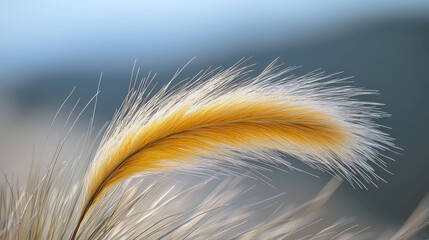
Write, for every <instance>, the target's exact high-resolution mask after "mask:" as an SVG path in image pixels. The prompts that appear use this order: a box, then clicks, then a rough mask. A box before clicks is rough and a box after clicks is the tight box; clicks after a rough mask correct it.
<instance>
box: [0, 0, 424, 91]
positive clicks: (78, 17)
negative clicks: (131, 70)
mask: <svg viewBox="0 0 429 240" xmlns="http://www.w3.org/2000/svg"><path fill="white" fill-rule="evenodd" d="M177 2H178V1H172V0H170V1H130V0H127V1H101V0H100V1H82V0H78V1H46V0H39V1H29V0H28V1H13V0H3V1H1V3H0V83H1V82H5V81H13V80H15V79H16V80H18V79H19V76H20V74H23V72H25V73H26V74H32V73H36V72H38V71H45V70H46V69H49V68H52V67H61V66H62V65H63V66H65V65H70V64H71V65H76V66H79V65H81V66H82V65H86V64H89V63H100V64H101V63H113V62H115V61H117V60H124V61H127V64H129V63H130V62H132V60H133V59H134V58H137V57H141V56H144V58H145V59H146V60H147V61H156V60H157V59H175V58H180V57H181V56H184V55H186V56H188V55H189V56H197V55H210V54H217V53H218V52H219V51H227V50H228V49H235V48H240V47H242V46H243V45H246V46H255V47H262V46H264V45H266V44H276V41H282V44H287V43H288V42H290V43H294V42H297V41H303V40H305V37H306V36H311V34H312V33H314V32H320V31H328V30H329V29H331V28H335V27H338V26H346V25H347V24H353V22H357V21H365V20H366V19H367V18H374V17H383V16H389V15H409V16H410V17H419V16H424V15H425V14H426V15H428V14H427V13H428V12H429V1H423V0H422V1H371V0H354V1H344V0H328V1H319V0H313V1H308V0H307V1H278V0H277V1H248V0H239V1H227V0H221V1H219V0H218V1H180V4H178V3H177ZM182 63H183V60H182Z"/></svg>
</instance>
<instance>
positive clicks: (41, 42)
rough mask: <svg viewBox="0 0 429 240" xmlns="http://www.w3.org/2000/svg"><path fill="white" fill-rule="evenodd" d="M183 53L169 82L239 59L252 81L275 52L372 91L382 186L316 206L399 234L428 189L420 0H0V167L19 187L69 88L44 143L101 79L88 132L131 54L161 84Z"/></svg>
mask: <svg viewBox="0 0 429 240" xmlns="http://www.w3.org/2000/svg"><path fill="white" fill-rule="evenodd" d="M195 56H196V57H197V58H196V59H195V60H194V61H193V62H192V63H191V64H190V65H189V66H188V67H187V68H186V70H185V71H184V72H183V73H182V75H181V78H180V79H184V78H186V77H192V76H193V74H195V73H197V72H198V71H199V70H201V69H202V68H207V67H209V66H214V67H217V66H222V67H228V66H230V65H232V64H234V63H235V62H237V61H238V60H240V59H241V58H242V57H251V56H252V58H251V60H249V63H256V66H255V67H254V69H255V73H257V72H259V71H261V70H262V69H263V68H264V67H265V66H266V65H267V64H269V63H270V62H271V61H273V60H274V59H275V58H277V57H279V62H280V63H283V64H284V65H285V66H290V65H297V66H301V68H299V69H298V70H296V71H295V72H294V74H302V73H307V72H309V71H312V70H315V69H319V68H321V69H322V70H323V71H325V72H326V73H336V72H343V73H342V74H341V76H343V77H348V76H354V78H353V81H354V85H356V86H359V87H365V88H369V89H377V90H380V95H377V96H372V97H371V98H370V100H371V101H376V102H381V103H384V104H386V105H385V106H383V107H382V109H383V110H384V111H386V112H388V113H390V114H392V117H390V118H388V119H383V120H381V121H380V123H381V124H383V125H386V126H389V127H391V129H387V130H386V131H387V132H388V133H389V134H391V135H392V136H393V137H394V138H395V139H396V142H395V143H396V144H397V145H398V146H399V147H401V148H402V149H403V151H401V152H400V153H401V154H400V155H394V154H389V156H391V157H393V158H395V160H396V161H389V162H388V163H389V166H388V169H389V170H390V171H391V172H392V173H393V174H392V175H391V174H388V173H385V172H382V171H381V172H380V175H381V176H382V177H384V179H385V180H386V181H387V183H383V182H379V183H378V188H376V187H374V186H372V187H370V188H369V190H361V189H353V188H352V187H351V186H350V185H347V184H342V185H341V187H340V189H339V190H338V192H337V193H336V194H335V195H334V196H333V199H332V201H331V202H332V203H331V204H329V203H328V206H327V207H328V208H331V212H334V213H335V214H337V215H338V216H339V217H341V216H356V219H357V220H356V221H357V222H358V223H359V224H360V225H362V226H367V225H369V226H375V227H374V228H373V229H375V231H378V229H385V228H391V227H397V226H399V225H401V224H402V223H403V222H404V221H405V220H406V219H407V217H408V216H409V215H410V214H411V213H412V211H413V210H414V208H415V207H416V206H417V204H418V203H419V201H420V200H421V199H422V198H423V197H424V196H425V194H426V193H427V192H428V191H429V172H428V169H429V151H427V149H429V124H427V122H428V118H429V108H428V106H429V97H428V96H427V93H428V91H429V83H428V82H429V1H426V0H421V1H417V0H416V1H411V0H410V1H395V0H392V1H373V0H359V1H357V0H356V1H340V0H327V1H316V0H313V1H307V0H304V1H279V0H275V1H274V0H268V1H248V0H247V1H242V0H239V1H226V0H218V1H181V2H180V4H179V3H178V2H177V1H131V0H125V1H109V0H107V1H106V0H104V1H97V0H96V1H82V0H77V1H67V2H62V1H46V0H39V1H28V0H27V1H25V0H24V1H11V0H3V1H1V2H0V167H1V168H3V169H4V170H5V172H6V173H7V174H8V176H9V177H12V178H16V179H18V180H21V181H22V179H25V176H26V174H27V172H28V170H29V169H30V162H31V159H32V156H33V155H34V154H33V153H38V152H40V151H41V148H42V145H43V141H44V138H45V137H46V134H47V132H48V129H49V125H50V122H51V120H52V118H53V117H54V115H55V112H56V111H57V109H58V108H59V106H60V105H61V103H62V101H63V100H64V99H65V98H66V97H67V95H68V94H69V93H70V91H71V90H72V89H73V88H74V87H76V90H75V91H74V93H73V96H72V97H71V101H70V102H69V103H68V104H66V106H65V110H64V111H63V112H62V113H60V115H59V117H58V121H57V124H56V125H54V127H53V131H52V138H53V139H55V137H58V136H59V135H60V131H61V129H62V124H64V121H63V120H64V119H65V118H66V117H67V114H68V112H69V111H70V109H71V108H72V106H73V104H74V102H75V101H76V100H77V99H78V98H80V99H81V102H80V104H79V107H78V108H79V109H82V107H83V106H84V105H85V104H86V102H87V101H88V100H89V99H90V98H91V97H92V96H93V95H94V93H95V92H96V89H97V84H98V79H99V76H100V73H101V72H103V78H102V83H101V93H100V96H99V99H98V107H97V115H96V126H97V128H98V129H100V128H101V126H102V125H103V124H104V123H105V122H106V121H108V120H109V119H110V118H111V117H112V114H113V113H114V111H115V109H116V108H118V107H119V105H120V103H121V101H122V99H123V98H124V96H125V94H126V92H127V89H128V82H129V78H130V74H131V69H132V67H133V63H134V61H135V60H137V64H136V66H138V67H141V73H143V74H142V75H146V74H147V73H148V72H149V71H152V72H153V73H157V77H156V79H155V80H156V82H159V83H158V84H160V85H162V84H163V83H165V82H166V81H168V80H169V79H170V78H171V77H172V76H173V75H174V73H175V71H176V70H177V69H178V68H180V67H182V66H184V65H185V64H186V63H187V62H188V61H189V60H190V59H191V58H193V57H195ZM88 112H91V111H87V112H85V113H84V115H83V116H82V118H81V119H80V121H78V122H77V124H76V127H75V130H74V131H73V133H72V134H71V136H70V139H69V143H70V144H69V145H70V147H68V148H70V149H72V148H73V146H74V145H73V144H74V143H75V142H76V141H79V139H80V136H81V135H82V134H83V133H84V132H85V131H86V129H87V125H88V124H87V123H88V121H89V117H90V113H88ZM55 143H56V142H55V140H54V141H53V142H52V143H49V144H48V148H49V147H52V148H54V146H55ZM65 151H66V150H65ZM71 151H72V150H71ZM292 162H293V161H292ZM293 163H294V164H296V166H300V165H299V163H297V162H293ZM304 168H305V167H304ZM305 170H308V169H305ZM310 171H311V169H310ZM312 173H317V172H314V171H313V172H312ZM318 175H319V178H315V177H312V176H310V175H306V174H302V173H295V172H292V173H290V174H284V173H283V172H281V173H279V172H273V173H269V174H267V176H268V177H270V178H271V179H272V180H273V185H275V187H276V188H277V189H270V190H266V185H263V184H262V185H261V186H260V187H259V189H258V190H257V191H256V192H257V193H256V194H260V195H263V194H268V193H267V191H269V192H271V193H273V192H286V193H287V194H286V196H287V197H286V199H285V201H291V202H294V201H295V202H300V201H301V202H302V201H305V200H306V199H309V198H311V197H312V196H314V195H315V194H316V193H317V192H318V191H319V190H320V189H321V188H322V187H323V185H324V184H326V182H327V181H329V179H330V176H329V175H327V174H322V173H318ZM271 193H270V194H271ZM426 233H427V231H426Z"/></svg>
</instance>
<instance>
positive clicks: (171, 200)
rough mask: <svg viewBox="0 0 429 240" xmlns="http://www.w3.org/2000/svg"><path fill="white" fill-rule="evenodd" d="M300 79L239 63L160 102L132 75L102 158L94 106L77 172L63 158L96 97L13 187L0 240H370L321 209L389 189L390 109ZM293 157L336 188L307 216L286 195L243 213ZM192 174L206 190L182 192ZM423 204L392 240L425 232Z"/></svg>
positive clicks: (326, 80)
mask: <svg viewBox="0 0 429 240" xmlns="http://www.w3.org/2000/svg"><path fill="white" fill-rule="evenodd" d="M293 69H294V68H286V69H282V68H280V66H278V65H276V63H275V62H273V63H272V64H270V65H269V66H268V67H267V68H266V69H265V70H264V71H262V72H261V73H260V74H259V75H258V76H256V77H249V76H248V73H249V71H251V69H250V67H249V66H243V61H240V62H238V63H237V64H235V65H233V66H232V67H230V68H228V69H226V70H219V69H214V70H204V71H201V72H200V73H199V74H197V75H196V76H195V77H194V78H192V79H191V80H190V81H188V83H186V84H182V85H175V86H172V85H173V82H174V80H175V79H176V77H177V76H178V74H179V73H180V72H181V70H179V71H178V72H177V73H176V74H175V76H174V77H173V79H172V81H171V82H170V83H169V84H167V85H166V86H164V87H162V88H161V89H160V90H159V91H158V92H157V93H152V90H151V89H152V86H153V84H152V82H153V79H154V78H153V77H151V76H147V77H146V78H144V79H142V80H141V81H138V80H137V79H138V71H137V74H135V76H133V75H134V70H133V75H132V77H131V79H132V80H131V81H130V87H129V92H128V94H127V96H126V97H125V100H124V102H123V103H122V105H121V108H120V109H119V110H118V111H117V112H116V113H115V115H114V116H113V119H112V121H111V122H110V124H109V125H108V127H107V129H106V130H105V131H104V134H103V135H102V138H101V141H100V143H99V145H98V147H97V148H96V150H95V154H93V153H94V151H92V149H94V142H97V141H96V139H98V136H95V137H94V136H93V135H94V134H93V126H92V125H93V119H94V115H95V107H94V109H93V112H92V113H93V117H92V118H91V120H90V123H89V128H88V129H89V130H88V132H87V134H86V136H85V139H84V140H83V141H81V142H80V144H81V145H80V146H79V147H78V148H77V149H79V151H78V152H77V153H76V156H73V157H72V159H73V160H71V161H61V159H62V158H61V157H60V155H61V150H62V148H63V146H64V144H65V142H66V139H67V136H68V134H69V133H70V131H71V130H72V128H73V126H74V125H75V123H76V121H77V119H78V118H79V117H80V115H81V114H82V112H83V111H84V110H85V109H86V108H87V107H88V106H89V104H90V103H91V102H95V104H94V106H95V105H96V104H97V96H98V91H97V94H95V96H94V97H93V99H91V101H90V102H89V103H88V104H87V105H86V106H85V107H84V108H83V110H82V111H81V112H78V113H77V118H74V119H73V118H72V116H73V113H74V112H75V111H76V106H77V103H76V105H75V106H74V107H73V110H72V111H71V113H70V114H69V116H68V118H67V120H66V123H65V126H70V129H69V130H67V129H66V128H64V129H63V133H64V134H63V136H64V137H63V138H61V139H60V140H59V142H58V146H57V151H56V152H55V153H54V154H53V155H52V156H51V157H52V161H51V163H50V165H49V168H48V170H47V171H46V172H45V173H44V174H42V173H41V172H40V171H39V170H38V169H39V168H38V167H37V166H35V167H34V168H33V169H34V170H33V171H32V172H31V176H30V177H29V180H28V182H27V184H26V185H25V186H24V187H23V188H22V189H19V188H18V187H17V186H15V184H12V183H10V181H8V179H6V178H5V181H4V182H2V184H1V189H0V190H1V196H0V207H1V213H0V214H1V216H0V221H1V222H0V238H1V239H365V238H368V237H371V236H370V235H368V233H367V232H366V228H362V227H359V226H356V225H353V224H352V223H350V221H349V220H347V219H340V220H339V221H338V222H332V223H325V222H323V221H322V220H321V216H320V215H321V212H320V211H319V210H318V209H319V208H320V206H322V205H323V203H324V202H326V201H327V199H328V197H329V196H330V195H331V194H332V193H333V191H334V190H335V188H336V187H337V186H338V181H337V180H335V179H343V180H346V181H347V182H349V183H350V184H351V185H352V186H357V187H361V188H367V187H368V186H370V185H375V184H376V182H377V181H378V180H380V179H381V178H380V177H379V176H378V175H377V173H376V170H375V169H376V168H377V169H380V168H381V169H384V168H385V167H386V163H385V162H384V160H383V158H386V157H384V156H383V152H384V151H389V150H392V149H395V148H396V147H395V146H394V144H393V143H392V138H390V137H389V136H388V135H387V134H386V133H383V132H382V131H381V130H380V127H381V126H380V125H378V124H377V123H376V120H377V119H379V118H382V117H385V116H386V114H385V113H383V112H382V111H380V110H379V108H378V106H379V104H377V103H371V102H363V101H359V100H357V99H356V97H357V96H361V95H367V94H374V93H375V91H370V90H365V89H361V88H355V87H350V86H348V85H346V84H345V83H346V82H347V79H339V78H336V77H335V76H334V75H328V76H325V75H323V73H320V72H311V73H309V74H306V75H303V76H293V75H289V72H290V71H291V70H293ZM69 97H70V96H69ZM69 97H67V99H66V101H68V99H69ZM66 101H65V102H66ZM63 105H64V103H63ZM63 105H62V106H61V107H60V110H61V108H62V107H63ZM60 110H59V111H60ZM57 115H58V112H57ZM94 139H95V140H94ZM93 140H94V141H93ZM285 154H287V155H290V156H293V157H295V158H296V159H299V160H301V161H302V162H304V163H306V164H308V165H310V166H312V167H314V168H316V169H319V170H321V171H325V172H329V173H331V174H332V175H333V176H334V179H333V180H332V181H330V183H328V185H327V186H326V187H325V188H324V189H323V190H322V191H321V192H320V193H319V194H318V195H317V196H316V197H315V198H314V199H311V200H309V201H308V202H307V203H304V204H302V205H300V206H298V207H296V206H295V207H292V206H286V205H284V204H283V203H281V202H279V196H269V197H267V196H265V197H264V198H261V199H259V200H258V201H255V202H248V201H247V202H243V196H247V195H251V192H252V188H251V187H247V186H245V184H242V183H241V181H242V179H243V178H244V176H243V175H247V176H249V175H250V177H252V176H253V177H256V179H260V180H261V181H262V180H263V177H260V176H262V175H261V172H263V171H264V169H266V166H268V167H278V166H280V165H286V166H288V167H291V166H290V164H289V163H288V162H287V161H286V160H285V158H284V156H285ZM41 158H42V156H41ZM375 167H376V168H375ZM244 173H246V174H244ZM183 174H191V175H199V176H203V177H202V178H203V179H204V180H202V181H198V182H194V183H192V184H178V179H180V178H181V176H183ZM220 175H223V177H222V179H223V180H220V179H219V178H218V177H219V176H220ZM225 176H227V177H225ZM200 180H201V178H200ZM425 204H426V205H425ZM425 204H423V205H422V206H421V207H420V208H419V211H418V212H417V213H415V214H413V216H412V217H411V218H410V219H409V221H407V223H406V224H404V226H403V227H402V228H401V229H399V230H398V231H397V232H396V233H395V234H390V235H388V236H387V235H386V236H387V237H388V238H390V239H406V238H408V237H410V236H412V235H413V234H415V233H416V232H417V231H418V230H420V229H421V228H423V227H424V226H425V225H427V224H428V215H429V213H428V211H429V208H428V207H427V203H425ZM310 229H311V231H310V232H309V230H310ZM316 229H317V230H316ZM372 237H373V236H372Z"/></svg>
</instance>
